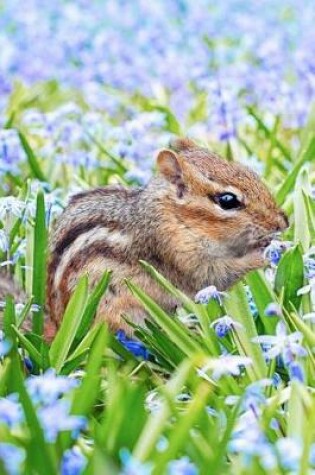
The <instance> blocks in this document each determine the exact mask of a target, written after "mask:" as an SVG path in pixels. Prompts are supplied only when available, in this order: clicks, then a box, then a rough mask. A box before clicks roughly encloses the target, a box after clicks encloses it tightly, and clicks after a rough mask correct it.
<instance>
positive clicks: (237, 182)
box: [157, 139, 288, 257]
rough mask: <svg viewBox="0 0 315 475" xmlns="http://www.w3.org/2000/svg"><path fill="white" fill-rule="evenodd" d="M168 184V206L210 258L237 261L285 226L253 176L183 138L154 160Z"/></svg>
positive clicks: (258, 180)
mask: <svg viewBox="0 0 315 475" xmlns="http://www.w3.org/2000/svg"><path fill="white" fill-rule="evenodd" d="M157 166H158V170H159V173H160V174H161V175H162V176H163V177H164V179H165V180H166V181H167V183H168V189H169V194H168V196H169V197H170V198H171V199H170V204H169V206H170V207H173V212H174V213H175V214H176V216H177V218H178V222H179V223H181V224H182V225H183V227H184V228H185V229H187V230H188V232H194V234H195V235H197V236H200V240H201V242H202V243H205V242H207V241H208V242H209V249H210V253H211V249H212V250H213V255H214V256H216V257H242V256H244V255H245V254H247V253H249V252H253V251H257V250H260V249H261V250H264V249H265V247H266V246H267V245H268V244H269V243H270V241H271V239H272V237H273V236H274V234H275V233H279V232H280V231H283V230H285V229H286V228H287V227H288V219H287V217H286V215H285V214H284V212H283V211H282V210H281V209H280V208H279V207H278V206H277V204H276V202H275V200H274V199H273V197H272V195H271V193H270V192H269V191H268V189H267V187H266V186H265V185H264V184H263V182H262V181H261V179H260V178H259V176H258V175H257V174H256V173H254V172H253V171H251V170H250V169H249V168H247V167H245V166H243V165H240V164H238V163H233V162H228V161H227V160H224V159H222V158H220V157H219V156H218V155H216V154H214V153H212V152H210V151H208V150H207V149H205V148H201V147H198V146H197V145H196V144H195V143H194V142H192V141H191V140H189V139H177V140H175V141H174V142H173V143H172V145H171V150H162V151H161V152H160V153H159V155H158V158H157ZM211 243H212V248H211Z"/></svg>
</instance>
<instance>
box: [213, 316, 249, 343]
mask: <svg viewBox="0 0 315 475" xmlns="http://www.w3.org/2000/svg"><path fill="white" fill-rule="evenodd" d="M211 326H212V327H214V330H215V333H216V334H217V336H218V337H219V338H223V337H224V336H226V335H227V334H228V333H229V332H230V331H231V330H234V329H235V328H243V325H241V324H240V323H239V322H237V321H235V320H233V318H231V317H229V316H228V315H224V317H220V318H217V319H216V320H214V321H213V322H212V323H211Z"/></svg>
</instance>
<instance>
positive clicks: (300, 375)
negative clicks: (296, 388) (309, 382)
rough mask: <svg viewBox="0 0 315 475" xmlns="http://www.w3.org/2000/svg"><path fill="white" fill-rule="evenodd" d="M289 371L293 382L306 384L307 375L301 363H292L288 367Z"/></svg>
mask: <svg viewBox="0 0 315 475" xmlns="http://www.w3.org/2000/svg"><path fill="white" fill-rule="evenodd" d="M288 369H289V376H290V380H291V381H298V382H299V383H305V374H304V370H303V368H302V366H301V365H300V363H297V362H296V361H292V363H290V364H289V365H288Z"/></svg>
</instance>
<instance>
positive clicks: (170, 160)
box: [156, 150, 185, 198]
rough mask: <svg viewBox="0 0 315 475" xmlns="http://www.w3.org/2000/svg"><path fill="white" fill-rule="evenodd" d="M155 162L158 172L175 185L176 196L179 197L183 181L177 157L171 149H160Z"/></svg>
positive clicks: (182, 191)
mask: <svg viewBox="0 0 315 475" xmlns="http://www.w3.org/2000/svg"><path fill="white" fill-rule="evenodd" d="M156 162H157V169H158V171H159V173H160V174H161V175H163V176H164V178H166V179H167V181H169V182H170V183H172V184H173V185H175V186H176V188H177V196H178V197H179V198H181V197H182V196H183V194H184V191H185V183H184V179H183V171H182V167H181V164H180V161H179V157H178V156H177V155H176V153H175V152H173V151H172V150H161V152H160V153H159V154H158V156H157V160H156Z"/></svg>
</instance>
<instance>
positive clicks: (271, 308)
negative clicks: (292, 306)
mask: <svg viewBox="0 0 315 475" xmlns="http://www.w3.org/2000/svg"><path fill="white" fill-rule="evenodd" d="M265 315H267V317H281V315H282V312H281V307H280V305H279V304H277V303H276V302H270V303H269V304H268V305H267V307H266V308H265Z"/></svg>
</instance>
